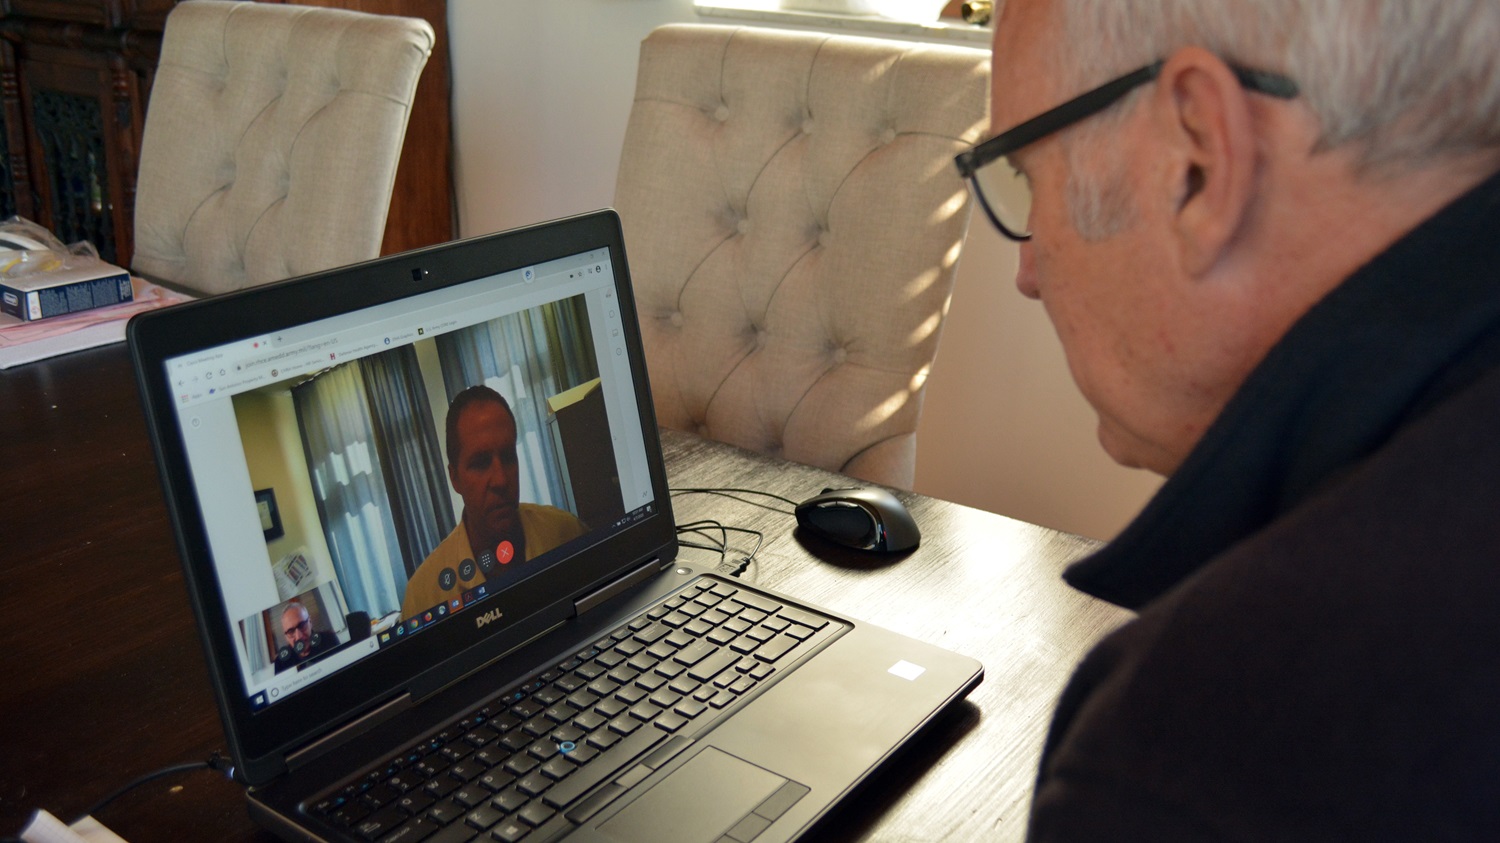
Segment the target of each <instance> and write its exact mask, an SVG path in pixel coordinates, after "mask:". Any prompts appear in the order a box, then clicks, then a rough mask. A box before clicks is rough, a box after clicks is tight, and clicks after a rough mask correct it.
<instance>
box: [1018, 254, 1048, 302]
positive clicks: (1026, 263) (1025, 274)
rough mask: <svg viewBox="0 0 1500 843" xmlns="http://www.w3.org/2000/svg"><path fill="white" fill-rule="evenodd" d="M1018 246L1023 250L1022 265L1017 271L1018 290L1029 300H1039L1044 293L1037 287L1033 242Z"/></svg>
mask: <svg viewBox="0 0 1500 843" xmlns="http://www.w3.org/2000/svg"><path fill="white" fill-rule="evenodd" d="M1016 245H1018V246H1019V247H1020V249H1021V258H1020V263H1019V265H1018V267H1017V269H1016V289H1017V290H1020V291H1021V295H1023V296H1025V297H1026V298H1028V299H1039V298H1041V297H1042V291H1041V290H1040V289H1039V288H1038V286H1037V277H1036V260H1035V259H1034V258H1033V257H1032V245H1031V241H1030V240H1027V241H1025V242H1022V243H1018V244H1016Z"/></svg>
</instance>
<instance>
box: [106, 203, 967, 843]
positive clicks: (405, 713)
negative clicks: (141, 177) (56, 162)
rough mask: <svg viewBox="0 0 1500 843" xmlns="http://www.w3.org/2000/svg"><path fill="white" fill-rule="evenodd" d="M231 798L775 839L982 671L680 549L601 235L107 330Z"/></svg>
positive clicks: (498, 824)
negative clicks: (189, 612)
mask: <svg viewBox="0 0 1500 843" xmlns="http://www.w3.org/2000/svg"><path fill="white" fill-rule="evenodd" d="M128 338H129V343H130V350H131V355H132V359H133V363H134V366H135V372H136V376H137V378H138V380H139V385H140V389H141V394H142V398H143V403H144V407H145V412H146V418H147V422H148V427H149V430H150V434H151V437H152V440H153V444H154V446H155V448H156V453H157V457H158V463H159V466H160V473H161V479H162V483H163V486H164V489H165V496H166V501H167V506H168V509H169V512H170V516H171V522H172V525H173V528H174V530H175V532H176V536H177V541H178V547H179V550H180V553H181V555H182V561H183V565H184V569H185V574H186V581H187V585H188V588H189V591H190V595H191V598H192V603H193V608H194V611H195V612H196V616H197V623H198V628H199V630H200V632H201V634H202V638H203V641H204V645H205V650H206V654H207V659H208V665H209V672H210V674H211V678H212V681H213V684H214V690H215V693H216V697H217V700H218V704H219V709H220V713H221V716H222V719H223V724H224V730H225V734H226V737H227V740H228V743H229V750H230V752H231V754H232V756H233V759H234V762H235V774H236V777H237V778H238V779H239V780H241V781H242V782H243V784H244V785H245V786H246V792H247V795H248V800H249V809H250V812H251V814H252V815H253V817H254V818H255V819H256V821H257V822H259V823H260V824H262V825H264V826H265V827H266V828H269V829H271V830H272V831H274V832H275V833H277V834H278V835H280V836H282V837H284V838H286V839H289V840H351V841H352V840H358V841H390V843H398V842H403V843H404V842H406V841H443V843H449V842H450V841H468V840H484V841H492V840H496V841H519V840H527V841H545V840H560V839H568V840H590V841H619V842H620V843H630V841H654V842H655V843H663V841H666V843H671V842H672V841H684V843H688V842H689V841H690V842H691V843H708V841H721V840H732V841H739V843H751V841H756V843H759V842H760V841H766V842H767V843H770V841H785V840H793V839H796V838H798V837H799V836H801V835H802V834H804V833H805V832H807V831H808V830H809V829H812V828H814V827H815V825H816V823H817V822H818V820H819V819H820V818H822V817H823V816H825V815H826V814H827V813H828V812H829V811H830V810H831V809H832V808H833V806H834V805H835V804H837V803H838V802H839V800H840V799H842V798H844V797H845V796H847V795H848V794H849V793H850V792H851V791H852V790H853V789H854V788H855V787H856V786H857V785H858V784H860V783H861V782H862V781H863V780H864V779H866V778H867V777H868V776H869V775H870V774H871V773H872V772H873V771H874V770H875V769H876V768H877V767H878V766H879V765H880V764H881V762H882V761H884V760H886V759H887V758H889V757H890V756H891V755H892V754H893V753H894V752H895V751H896V750H897V749H898V748H899V747H901V746H902V745H903V743H905V742H908V741H910V740H912V739H913V737H914V736H916V735H917V733H918V731H919V730H920V729H921V728H922V727H923V725H924V724H926V723H928V722H930V721H931V720H933V719H934V718H935V717H937V715H938V714H939V713H940V712H942V711H943V710H944V709H946V708H947V707H949V706H951V705H953V704H954V703H956V702H957V701H959V700H961V699H962V698H963V697H964V696H965V695H966V694H967V693H968V692H969V691H970V690H971V689H972V688H973V687H975V686H976V685H977V684H978V683H979V681H980V680H981V678H982V674H983V671H982V668H981V666H980V665H979V663H978V662H976V661H974V660H973V659H970V658H967V657H963V656H959V655H956V654H953V653H950V652H947V651H944V650H942V649H939V648H936V647H933V646H930V645H927V644H924V643H922V642H919V641H914V640H911V639H909V638H906V637H903V636H900V635H897V634H894V633H892V632H889V631H886V630H883V629H880V628H878V627H874V626H871V625H868V624H865V623H862V622H860V621H859V620H857V619H854V618H850V617H847V616H844V615H841V614H839V613H836V612H830V611H826V610H823V609H820V608H818V607H816V606H812V605H808V604H806V603H804V602H801V601H799V600H798V599H797V598H796V596H795V595H783V594H777V593H774V592H772V591H769V590H764V589H760V588H756V587H754V586H752V585H750V584H748V583H744V582H741V581H739V580H738V579H735V578H734V577H730V576H724V575H721V574H719V573H716V572H715V571H714V570H712V569H700V568H699V567H697V566H695V565H693V564H689V563H687V562H684V561H682V560H680V559H679V558H678V553H677V550H678V544H677V539H676V532H675V525H674V523H673V517H672V505H671V500H670V497H669V493H668V485H667V483H668V478H667V476H666V474H665V471H664V468H663V463H662V452H661V445H660V442H659V440H658V436H657V428H656V422H655V418H654V415H653V413H652V404H651V395H650V387H649V383H648V377H647V372H646V368H645V358H644V355H643V353H642V349H641V339H640V332H639V330H638V327H637V323H636V313H635V307H634V299H633V296H632V293H631V287H630V275H629V272H628V270H627V267H626V260H625V249H624V245H623V242H622V239H621V231H620V224H619V220H618V218H617V217H616V215H615V214H614V213H613V212H612V211H601V212H597V213H593V214H587V215H582V216H578V217H573V218H569V219H564V220H560V221H557V222H551V223H546V224H541V225H537V226H533V227H528V228H524V229H520V230H516V231H510V232H503V233H499V234H494V235H489V236H484V237H478V238H474V239H469V240H463V241H458V242H453V243H447V244H443V245H439V246H434V247H431V248H426V249H421V250H418V251H414V252H409V253H405V254H400V255H395V256H390V257H385V258H381V259H378V260H374V261H370V262H367V263H362V264H358V265H355V266H350V267H345V268H340V269H335V270H331V271H327V272H322V273H318V274H315V275H311V276H307V277H303V278H299V279H295V280H291V281H286V282H282V283H278V284H273V285H268V286H265V287H260V288H256V289H252V290H248V291H244V292H240V293H235V294H232V295H227V296H221V297H215V298H210V299H205V300H202V301H198V302H193V303H190V304H185V305H182V306H178V307H173V308H168V309H164V310H160V311H156V312H153V313H149V314H145V315H142V316H138V317H136V318H135V319H134V320H132V321H131V323H130V326H129V329H128Z"/></svg>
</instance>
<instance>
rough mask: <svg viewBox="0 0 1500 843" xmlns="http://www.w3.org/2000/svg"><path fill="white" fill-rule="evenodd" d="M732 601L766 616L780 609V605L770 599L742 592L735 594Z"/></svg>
mask: <svg viewBox="0 0 1500 843" xmlns="http://www.w3.org/2000/svg"><path fill="white" fill-rule="evenodd" d="M734 599H735V600H738V601H739V602H741V603H744V604H745V605H746V606H749V607H751V608H752V609H759V610H760V611H762V612H765V613H767V614H770V613H771V612H774V611H776V610H777V609H780V608H781V604H780V603H777V602H776V601H774V600H772V599H771V598H769V597H766V596H764V595H761V594H752V593H750V592H748V591H742V592H740V593H739V594H736V595H735V596H734Z"/></svg>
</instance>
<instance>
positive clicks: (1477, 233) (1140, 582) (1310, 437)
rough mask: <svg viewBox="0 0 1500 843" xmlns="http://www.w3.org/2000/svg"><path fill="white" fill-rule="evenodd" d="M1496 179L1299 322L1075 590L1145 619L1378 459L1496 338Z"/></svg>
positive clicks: (1073, 573) (1499, 323)
mask: <svg viewBox="0 0 1500 843" xmlns="http://www.w3.org/2000/svg"><path fill="white" fill-rule="evenodd" d="M1497 210H1500V175H1496V176H1492V177H1491V178H1490V179H1488V180H1487V181H1485V182H1484V183H1482V184H1481V185H1479V186H1478V187H1476V188H1474V189H1473V190H1472V191H1470V192H1469V193H1468V194H1466V195H1465V196H1463V197H1461V198H1459V199H1458V200H1457V201H1455V202H1454V203H1452V204H1451V205H1449V206H1448V207H1447V208H1445V209H1444V210H1442V211H1440V212H1439V213H1438V214H1436V215H1434V216H1433V217H1431V218H1429V219H1428V220H1426V221H1425V222H1423V223H1422V224H1421V225H1419V226H1418V227H1417V228H1416V229H1415V230H1413V231H1412V232H1411V233H1409V234H1408V235H1406V236H1405V237H1404V238H1402V239H1401V240H1399V241H1397V242H1396V243H1395V244H1394V245H1392V246H1391V247H1390V248H1388V249H1387V250H1386V251H1385V252H1383V253H1382V254H1380V255H1378V256H1377V257H1375V258H1374V259H1373V260H1372V261H1370V262H1369V263H1368V264H1366V265H1365V266H1364V267H1362V268H1361V269H1359V270H1357V271H1356V272H1355V273H1354V274H1353V275H1351V276H1349V278H1348V279H1346V280H1345V281H1344V282H1343V283H1342V284H1340V285H1339V286H1338V287H1337V288H1335V289H1334V290H1333V291H1332V292H1330V293H1329V294H1328V295H1327V296H1326V297H1324V299H1323V300H1322V301H1320V302H1319V303H1318V304H1316V305H1315V306H1314V307H1313V308H1312V309H1311V310H1310V311H1308V313H1307V314H1305V315H1304V316H1303V317H1302V318H1301V319H1300V320H1298V321H1297V322H1296V323H1295V324H1294V325H1293V326H1292V328H1291V329H1290V330H1289V331H1288V332H1287V334H1286V335H1285V336H1284V337H1283V338H1282V339H1281V340H1280V342H1278V343H1277V344H1276V345H1275V346H1274V347H1272V349H1271V351H1270V352H1269V353H1268V354H1267V355H1266V358H1265V359H1264V360H1263V361H1261V363H1260V365H1259V366H1257V367H1256V368H1255V369H1254V370H1253V371H1252V372H1251V374H1250V375H1249V377H1247V378H1246V379H1245V383H1244V384H1242V385H1241V387H1240V389H1239V391H1238V392H1237V393H1236V394H1235V396H1234V397H1233V398H1232V399H1230V401H1229V403H1228V404H1227V405H1226V406H1225V408H1224V410H1223V412H1222V413H1220V415H1219V418H1218V419H1217V420H1215V422H1214V423H1213V424H1212V425H1210V427H1209V429H1208V431H1207V432H1205V434H1204V436H1203V438H1202V440H1200V441H1199V443H1198V445H1197V446H1196V447H1195V448H1194V449H1193V451H1192V452H1191V453H1189V455H1188V457H1187V459H1185V460H1184V461H1183V463H1182V465H1181V466H1180V467H1179V468H1178V470H1177V471H1176V472H1175V473H1174V474H1173V475H1172V476H1171V477H1170V478H1169V479H1168V480H1167V481H1166V482H1165V483H1164V484H1163V485H1162V487H1161V489H1160V490H1159V491H1158V492H1157V494H1156V495H1155V496H1154V497H1153V498H1152V499H1151V501H1150V502H1149V503H1148V504H1147V505H1146V507H1145V509H1143V510H1142V511H1141V513H1140V515H1138V516H1137V517H1136V518H1135V520H1134V521H1132V522H1131V524H1130V525H1129V526H1128V527H1126V528H1125V530H1124V531H1123V532H1121V534H1120V535H1119V537H1118V538H1116V539H1115V540H1114V541H1113V542H1112V543H1110V544H1109V545H1108V546H1106V547H1105V548H1104V549H1102V550H1100V551H1099V552H1098V553H1096V554H1094V555H1093V556H1090V557H1088V558H1086V559H1084V560H1082V561H1080V562H1078V563H1077V564H1075V565H1073V566H1072V567H1070V568H1069V569H1068V570H1067V572H1066V573H1065V574H1064V578H1065V579H1066V580H1067V581H1068V582H1069V583H1070V584H1071V585H1073V586H1074V587H1076V588H1078V589H1080V590H1082V591H1084V592H1086V593H1088V594H1091V595H1094V596H1095V597H1100V598H1102V599H1104V600H1108V601H1110V602H1112V603H1116V604H1118V605H1121V606H1125V607H1127V608H1132V609H1137V608H1140V607H1141V606H1143V605H1144V604H1146V603H1147V602H1149V601H1151V600H1152V599H1154V598H1155V597H1157V596H1159V595H1160V594H1162V593H1163V592H1165V591H1166V590H1167V589H1169V588H1171V587H1172V586H1173V585H1175V584H1176V583H1177V582H1179V581H1181V580H1182V579H1183V578H1184V577H1186V576H1187V575H1189V574H1191V573H1192V572H1193V571H1195V570H1197V569H1198V568H1199V567H1201V566H1202V565H1204V564H1205V563H1206V562H1208V561H1209V560H1210V559H1212V558H1213V557H1215V556H1217V555H1218V554H1220V553H1222V552H1223V551H1225V550H1227V549H1228V548H1229V547H1231V546H1232V545H1234V544H1235V543H1237V542H1239V541H1240V540H1242V539H1244V538H1246V537H1247V536H1249V535H1250V534H1251V533H1253V532H1255V531H1256V530H1258V529H1260V528H1261V527H1262V526H1264V525H1265V524H1267V523H1268V522H1270V521H1271V520H1272V519H1273V518H1275V517H1277V516H1278V515H1280V514H1282V513H1284V512H1286V511H1287V510H1289V509H1290V508H1292V507H1293V506H1295V505H1296V504H1297V503H1298V502H1300V501H1301V500H1303V499H1304V498H1305V497H1307V496H1308V495H1309V494H1310V493H1311V492H1312V491H1314V490H1315V489H1316V488H1317V487H1318V486H1319V485H1320V484H1321V483H1323V482H1325V481H1326V480H1328V479H1330V478H1332V477H1334V476H1336V475H1338V474H1340V473H1341V472H1342V471H1343V470H1345V469H1347V468H1349V467H1350V466H1352V465H1353V464H1354V463H1355V462H1357V461H1358V460H1360V459H1362V458H1364V457H1365V456H1367V455H1369V454H1370V453H1371V452H1373V451H1374V450H1376V449H1377V448H1379V447H1380V445H1381V444H1382V443H1384V442H1385V441H1386V440H1387V439H1388V438H1390V436H1391V435H1392V434H1393V433H1394V431H1395V430H1396V429H1397V428H1398V427H1399V426H1401V425H1402V424H1403V423H1404V422H1405V421H1407V420H1408V419H1409V417H1410V416H1412V415H1413V414H1415V413H1417V412H1420V410H1421V409H1423V408H1425V407H1426V406H1427V405H1428V402H1430V401H1431V400H1434V397H1435V396H1433V395H1432V394H1431V393H1432V392H1433V391H1441V392H1443V393H1447V392H1449V391H1451V390H1452V389H1454V388H1456V386H1457V385H1456V384H1454V383H1453V382H1452V379H1451V378H1444V377H1443V376H1444V374H1445V372H1446V371H1447V370H1448V369H1449V367H1450V365H1451V363H1452V361H1454V360H1456V359H1459V358H1462V357H1463V356H1464V355H1465V354H1466V353H1467V350H1468V349H1470V348H1472V347H1474V346H1475V344H1476V343H1478V342H1479V341H1480V339H1481V338H1483V337H1484V335H1485V334H1486V333H1487V332H1489V331H1492V330H1495V329H1497V327H1500V278H1497V275H1500V238H1497V237H1496V236H1495V221H1496V216H1497Z"/></svg>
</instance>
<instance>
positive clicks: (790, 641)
mask: <svg viewBox="0 0 1500 843" xmlns="http://www.w3.org/2000/svg"><path fill="white" fill-rule="evenodd" d="M798 643H799V642H798V641H797V639H795V638H790V637H788V636H785V635H783V636H780V637H779V638H776V639H774V640H772V641H768V642H766V644H765V645H764V646H762V647H761V648H760V649H759V650H756V651H755V657H756V658H757V659H760V660H761V661H768V662H774V661H776V660H777V659H779V658H781V657H782V656H784V655H786V654H787V653H788V652H789V651H790V650H791V649H792V648H793V647H795V646H797V644H798Z"/></svg>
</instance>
